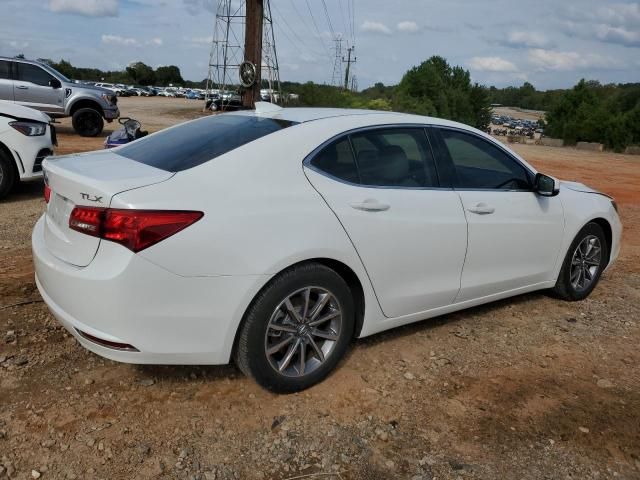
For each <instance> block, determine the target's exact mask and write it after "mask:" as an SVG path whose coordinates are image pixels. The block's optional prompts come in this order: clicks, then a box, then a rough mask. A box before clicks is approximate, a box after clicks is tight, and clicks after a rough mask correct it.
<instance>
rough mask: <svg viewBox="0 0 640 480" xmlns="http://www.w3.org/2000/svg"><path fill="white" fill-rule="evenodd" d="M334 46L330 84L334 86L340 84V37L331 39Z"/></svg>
mask: <svg viewBox="0 0 640 480" xmlns="http://www.w3.org/2000/svg"><path fill="white" fill-rule="evenodd" d="M333 41H334V42H335V43H336V46H335V49H334V51H335V60H334V61H333V75H331V85H333V86H334V87H340V86H342V78H343V77H342V37H340V36H338V37H336V38H334V39H333Z"/></svg>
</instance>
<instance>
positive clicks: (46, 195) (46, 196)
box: [44, 183, 51, 203]
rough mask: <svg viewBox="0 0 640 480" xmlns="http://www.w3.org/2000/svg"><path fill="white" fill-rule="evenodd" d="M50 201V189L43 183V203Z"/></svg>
mask: <svg viewBox="0 0 640 480" xmlns="http://www.w3.org/2000/svg"><path fill="white" fill-rule="evenodd" d="M50 199H51V187H50V186H49V185H47V184H46V183H45V184H44V202H45V203H49V200H50Z"/></svg>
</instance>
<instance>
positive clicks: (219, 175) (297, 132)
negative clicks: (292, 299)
mask: <svg viewBox="0 0 640 480" xmlns="http://www.w3.org/2000/svg"><path fill="white" fill-rule="evenodd" d="M369 121H370V120H369ZM362 122H364V119H361V120H360V123H362ZM338 123H339V125H336V124H335V122H331V124H329V123H328V122H327V125H324V126H323V125H319V122H313V123H312V124H300V125H296V126H294V127H290V128H289V129H286V130H283V131H281V132H277V133H274V134H272V135H270V136H268V137H264V138H262V139H259V140H257V141H254V142H252V143H250V144H248V145H245V146H243V147H241V148H238V149H236V150H234V151H232V152H229V153H227V154H225V155H223V156H221V157H218V158H216V159H214V160H212V161H210V162H208V163H205V164H203V165H200V166H198V167H195V168H192V169H190V170H187V171H184V172H179V173H178V174H176V175H175V176H174V177H173V178H172V179H171V180H170V181H168V182H165V183H164V184H157V185H151V186H148V187H144V188H140V189H136V190H131V191H128V192H124V193H121V194H119V195H116V196H115V197H114V198H113V200H112V204H111V206H112V207H113V208H139V209H147V208H148V209H178V210H198V211H203V212H204V213H205V215H204V217H203V218H202V219H201V220H200V221H198V222H197V223H196V224H194V225H191V226H190V227H188V228H187V229H185V230H183V231H181V232H179V233H178V234H176V235H174V236H173V237H170V238H168V239H166V240H164V241H163V242H161V243H159V244H157V245H154V246H152V247H151V248H149V249H147V250H144V251H142V252H140V255H141V256H143V257H144V258H146V259H147V260H149V261H151V262H153V263H155V264H156V265H159V266H162V267H163V268H165V269H167V270H169V271H171V272H173V273H176V274H178V275H183V276H221V275H264V276H265V277H264V278H265V283H266V281H268V279H269V278H271V276H273V275H274V274H277V273H278V272H280V271H282V270H284V269H285V268H287V267H289V266H291V265H293V264H296V263H299V262H302V261H305V260H309V259H315V258H328V259H333V260H338V261H340V262H342V263H344V264H346V265H347V266H349V267H350V268H351V269H352V270H353V271H354V272H355V274H356V275H357V276H358V278H359V279H360V282H361V284H362V286H363V289H364V293H365V305H366V313H365V322H366V321H367V319H376V320H381V319H382V318H384V316H383V315H382V312H381V310H380V307H379V304H378V301H377V298H376V297H375V293H374V291H373V289H372V287H371V283H370V281H369V278H368V276H367V273H366V270H365V268H364V266H363V265H362V262H361V261H360V258H359V257H358V254H357V252H356V250H355V248H354V247H353V245H352V243H351V241H350V239H349V237H348V236H347V234H346V232H345V231H344V229H343V228H342V225H341V224H340V222H339V221H338V219H337V218H336V217H335V215H334V214H333V212H332V211H331V209H329V207H328V206H327V205H326V203H325V202H324V200H323V198H322V197H321V196H320V195H319V194H318V193H317V192H316V190H315V189H314V188H313V187H312V186H311V184H310V183H309V181H308V180H307V178H306V176H305V175H304V172H303V166H302V162H303V159H304V158H305V156H306V155H308V154H309V153H310V152H311V151H313V150H314V149H315V148H316V147H317V146H318V145H319V144H320V143H322V142H323V141H325V140H326V139H328V138H331V137H332V136H334V135H336V134H338V133H339V132H340V131H341V130H342V129H343V128H345V125H346V124H344V125H340V123H341V122H338ZM343 123H344V122H343ZM352 124H353V120H352V121H351V122H349V125H352ZM365 124H366V123H365ZM358 126H359V125H356V126H355V127H354V128H357V127H358ZM249 301H250V300H249ZM247 304H248V302H247ZM239 321H240V319H237V322H238V323H239Z"/></svg>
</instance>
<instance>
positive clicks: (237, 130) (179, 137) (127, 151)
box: [117, 114, 296, 172]
mask: <svg viewBox="0 0 640 480" xmlns="http://www.w3.org/2000/svg"><path fill="white" fill-rule="evenodd" d="M295 123H296V122H290V121H287V120H275V119H273V118H261V117H255V116H249V115H228V114H221V115H212V116H209V117H205V118H201V119H198V120H194V121H192V122H187V123H183V124H181V125H178V126H176V127H173V128H168V129H166V130H163V131H161V132H158V133H156V134H155V135H151V136H149V137H144V138H141V139H139V140H136V141H135V142H132V143H130V144H129V145H126V146H124V147H121V148H119V149H118V152H117V153H118V154H119V155H122V156H123V157H126V158H129V159H131V160H135V161H137V162H141V163H144V164H145V165H150V166H152V167H156V168H161V169H162V170H166V171H169V172H181V171H183V170H187V169H189V168H193V167H195V166H197V165H201V164H203V163H205V162H208V161H209V160H213V159H214V158H216V157H219V156H220V155H224V154H225V153H227V152H230V151H231V150H234V149H236V148H238V147H241V146H242V145H246V144H247V143H250V142H252V141H254V140H257V139H258V138H262V137H264V136H267V135H269V134H271V133H274V132H277V131H278V130H282V129H284V128H287V127H290V126H291V125H295Z"/></svg>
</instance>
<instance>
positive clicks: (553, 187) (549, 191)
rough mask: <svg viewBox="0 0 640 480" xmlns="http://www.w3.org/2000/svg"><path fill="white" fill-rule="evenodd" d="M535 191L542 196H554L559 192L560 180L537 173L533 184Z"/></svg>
mask: <svg viewBox="0 0 640 480" xmlns="http://www.w3.org/2000/svg"><path fill="white" fill-rule="evenodd" d="M533 188H534V190H535V192H536V193H537V194H538V195H541V196H543V197H555V196H556V195H558V194H559V193H560V182H559V181H558V179H556V178H553V177H550V176H549V175H545V174H543V173H537V174H536V178H535V180H534V186H533Z"/></svg>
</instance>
